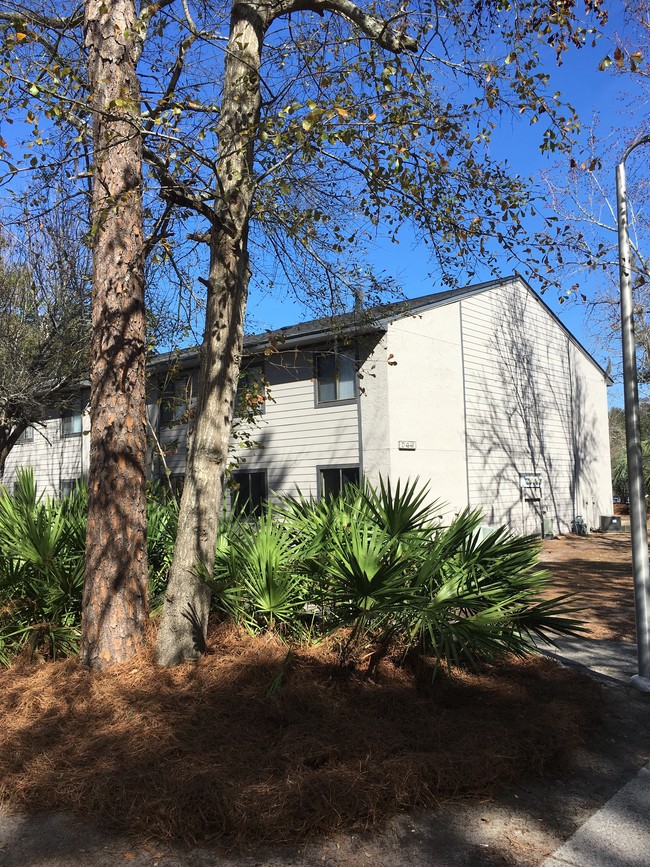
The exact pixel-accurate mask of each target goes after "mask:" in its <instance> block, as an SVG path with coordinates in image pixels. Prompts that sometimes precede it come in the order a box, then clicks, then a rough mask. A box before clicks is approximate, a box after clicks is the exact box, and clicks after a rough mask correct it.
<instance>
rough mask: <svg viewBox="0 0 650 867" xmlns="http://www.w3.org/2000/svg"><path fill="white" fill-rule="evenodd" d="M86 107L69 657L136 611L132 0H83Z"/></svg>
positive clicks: (139, 582) (138, 146)
mask: <svg viewBox="0 0 650 867" xmlns="http://www.w3.org/2000/svg"><path fill="white" fill-rule="evenodd" d="M84 11H85V40H86V48H87V51H88V75H89V84H90V91H91V95H92V111H93V144H94V165H93V202H92V206H93V227H92V232H93V286H92V368H91V393H90V418H91V434H90V470H89V482H88V530H87V536H86V575H85V585H84V596H83V611H82V636H81V647H80V658H81V662H82V663H83V664H85V665H87V666H90V667H93V668H101V667H103V666H106V665H109V664H113V663H118V662H122V661H125V660H127V659H128V658H129V657H130V656H132V655H133V653H135V652H136V650H137V649H138V647H139V646H140V644H141V642H142V639H143V633H144V625H145V622H146V616H147V580H148V569H147V544H146V499H145V497H146V494H145V479H146V432H145V417H146V416H145V413H146V398H145V322H144V256H143V253H144V247H143V216H142V142H141V135H140V130H139V125H138V117H139V113H140V88H139V82H138V78H137V75H136V65H137V60H138V57H139V54H140V50H141V45H140V41H139V37H138V36H137V33H138V30H137V18H136V10H135V4H134V2H133V0H111V2H110V3H107V4H106V3H104V2H103V0H86V2H85V10H84Z"/></svg>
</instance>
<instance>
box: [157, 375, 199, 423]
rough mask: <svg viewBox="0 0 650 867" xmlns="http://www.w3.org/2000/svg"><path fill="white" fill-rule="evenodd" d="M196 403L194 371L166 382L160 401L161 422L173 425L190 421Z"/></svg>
mask: <svg viewBox="0 0 650 867" xmlns="http://www.w3.org/2000/svg"><path fill="white" fill-rule="evenodd" d="M195 404H196V384H195V375H194V374H193V373H191V374H188V375H187V376H182V377H180V378H179V379H174V380H172V381H171V382H167V383H165V388H164V391H163V396H162V399H161V401H160V424H161V425H165V426H167V427H172V426H173V425H176V424H185V423H186V422H187V421H189V416H190V410H191V409H192V408H193V407H194V405H195Z"/></svg>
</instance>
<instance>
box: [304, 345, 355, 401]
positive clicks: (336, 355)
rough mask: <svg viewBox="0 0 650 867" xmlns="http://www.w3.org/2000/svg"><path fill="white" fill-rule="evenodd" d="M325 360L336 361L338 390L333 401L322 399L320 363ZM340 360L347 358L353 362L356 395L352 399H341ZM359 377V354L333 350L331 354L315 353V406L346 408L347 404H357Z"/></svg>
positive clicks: (336, 385) (335, 372) (335, 381)
mask: <svg viewBox="0 0 650 867" xmlns="http://www.w3.org/2000/svg"><path fill="white" fill-rule="evenodd" d="M323 358H329V359H334V365H335V369H334V386H335V389H336V395H337V396H336V397H335V398H334V399H333V400H323V399H322V397H321V377H320V371H319V363H320V360H321V359H323ZM339 358H347V359H349V360H350V361H351V362H352V371H353V375H352V388H353V390H354V394H353V396H352V397H339V396H338V395H339V392H340V382H341V379H340V374H339ZM357 377H358V358H357V353H356V352H355V351H354V350H353V351H350V352H346V351H341V350H338V349H332V350H330V351H329V352H314V405H315V406H316V407H317V408H320V407H324V406H345V405H346V404H352V403H356V402H357V400H358V398H359V388H358V385H357Z"/></svg>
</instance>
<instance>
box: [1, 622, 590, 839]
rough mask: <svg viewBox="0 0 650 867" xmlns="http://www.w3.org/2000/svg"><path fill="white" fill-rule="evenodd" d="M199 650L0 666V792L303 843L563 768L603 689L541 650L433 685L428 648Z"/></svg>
mask: <svg viewBox="0 0 650 867" xmlns="http://www.w3.org/2000/svg"><path fill="white" fill-rule="evenodd" d="M209 647H210V652H209V654H208V655H207V656H206V657H204V658H203V659H202V660H200V661H199V662H198V663H196V664H193V665H186V666H181V667H179V668H176V669H171V670H168V669H159V668H157V667H156V666H155V664H154V662H153V659H152V654H151V652H150V651H146V652H143V654H142V655H141V656H140V657H139V658H137V659H136V660H135V661H133V662H131V663H129V664H128V665H125V666H121V667H118V668H112V669H110V670H108V671H105V672H99V673H95V672H88V671H85V670H83V669H81V668H80V667H79V665H78V663H77V662H76V661H75V660H73V659H68V660H63V661H59V662H55V663H48V664H44V663H34V664H28V663H26V662H21V661H18V662H17V663H16V664H14V665H13V666H12V667H11V668H10V669H8V670H6V671H2V672H0V796H1V797H2V800H3V802H4V804H5V805H6V806H7V807H8V808H13V809H15V810H19V811H26V812H33V811H36V810H39V811H43V810H59V809H63V810H68V811H72V812H74V813H75V814H77V815H79V816H83V817H88V818H89V819H92V820H93V821H94V822H97V823H98V824H100V825H103V826H108V827H111V828H114V829H117V830H120V831H126V832H127V833H129V834H131V835H136V836H138V837H142V838H144V837H148V836H152V835H153V836H157V837H161V838H165V837H177V838H180V839H182V840H184V841H186V842H188V843H192V842H196V841H199V840H206V839H209V838H211V837H219V838H220V840H221V841H222V842H223V843H224V844H228V845H236V846H242V845H245V846H253V845H257V844H262V843H277V842H293V843H296V842H300V841H304V840H307V839H310V838H314V837H315V836H318V835H322V834H326V833H329V832H332V831H335V830H337V829H340V828H343V827H350V826H353V825H354V826H357V827H370V826H372V825H373V824H375V823H377V822H379V821H380V820H382V819H384V818H386V817H388V816H390V815H392V814H394V813H395V812H397V811H399V810H403V809H408V808H413V807H428V806H431V805H434V804H437V803H439V802H440V801H442V800H445V799H455V798H466V797H471V798H478V797H485V796H489V795H490V794H492V793H493V792H495V791H496V790H498V789H499V788H502V787H503V786H505V785H507V784H508V783H510V782H511V781H513V780H514V779H516V778H518V777H521V776H523V775H527V776H528V775H542V774H544V773H546V772H548V771H550V770H551V769H557V768H558V767H559V766H560V764H561V763H562V762H564V761H565V760H566V758H567V755H568V754H569V753H570V752H571V750H573V749H575V748H576V747H577V746H578V745H579V744H580V742H581V739H582V738H583V736H584V734H585V731H586V730H587V729H588V728H589V726H590V725H591V724H592V723H593V722H594V720H595V719H596V718H597V716H598V709H599V693H598V690H597V687H596V686H595V685H594V684H593V683H591V682H590V681H588V680H587V679H586V678H584V677H582V676H581V675H579V674H578V673H577V672H575V671H571V670H567V669H564V668H561V667H559V666H557V665H556V664H554V663H552V662H550V661H549V660H547V659H544V658H539V657H538V658H529V659H526V660H515V659H509V660H506V661H505V662H501V663H499V664H498V665H485V666H483V667H482V668H481V669H480V670H479V671H478V672H468V671H464V670H458V669H455V670H454V671H453V673H452V674H449V673H448V672H447V671H445V670H442V671H439V672H438V675H437V677H436V679H435V681H433V682H432V680H431V669H432V667H433V665H434V664H435V660H434V659H431V660H427V659H422V658H421V657H420V658H419V659H418V661H417V662H414V663H413V665H408V664H407V665H404V666H402V665H399V664H398V660H397V659H394V658H391V657H390V656H389V657H388V658H386V659H383V660H382V661H381V662H380V664H379V665H378V667H377V669H376V670H375V671H374V673H373V676H372V677H367V676H365V675H364V673H363V671H364V669H363V668H362V667H361V666H360V667H359V668H358V669H357V668H355V667H354V666H353V665H351V666H350V667H348V668H346V669H342V668H341V666H340V665H338V659H337V656H336V640H335V639H334V640H331V641H330V642H326V643H323V644H321V645H319V646H316V647H311V648H302V647H292V648H291V653H290V655H288V654H287V651H288V648H287V645H286V644H284V643H282V642H281V641H280V640H278V638H277V637H275V636H274V635H273V634H272V633H270V634H266V635H263V636H261V637H259V636H258V637H253V636H251V635H250V634H248V633H247V632H244V631H243V630H238V629H236V628H235V627H233V626H229V625H221V626H219V627H217V628H216V629H213V630H212V631H211V633H210V636H209Z"/></svg>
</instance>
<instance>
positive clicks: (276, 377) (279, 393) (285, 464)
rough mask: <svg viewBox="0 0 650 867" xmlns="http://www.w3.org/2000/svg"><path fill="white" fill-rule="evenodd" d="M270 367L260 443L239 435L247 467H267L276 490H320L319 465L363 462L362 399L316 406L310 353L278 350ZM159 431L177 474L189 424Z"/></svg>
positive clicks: (256, 429) (235, 445)
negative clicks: (246, 441)
mask: <svg viewBox="0 0 650 867" xmlns="http://www.w3.org/2000/svg"><path fill="white" fill-rule="evenodd" d="M285 355H286V357H282V356H285ZM265 367H266V370H265V376H266V378H267V380H268V381H269V384H270V392H271V397H272V399H271V400H268V401H267V402H266V406H265V411H264V413H263V414H262V415H260V416H259V417H258V420H257V424H256V425H253V426H251V427H249V432H250V439H251V440H252V441H254V442H255V443H258V444H259V445H256V446H255V447H253V448H242V447H241V446H240V443H241V442H242V440H241V439H237V438H233V439H232V440H231V453H232V457H233V460H234V461H239V464H240V466H239V468H240V469H241V470H245V471H256V470H265V471H266V473H267V485H268V490H269V491H270V492H274V493H282V494H296V493H297V492H298V490H300V491H301V492H302V493H303V494H304V495H305V496H309V495H316V493H317V473H316V468H317V467H320V466H342V465H347V464H353V465H357V464H359V423H358V409H357V404H356V402H354V403H347V404H337V405H335V404H332V405H324V406H318V407H317V406H315V386H314V379H313V363H312V358H311V354H310V353H299V354H296V353H294V352H291V353H280V354H275V355H274V356H272V357H271V359H270V360H269V361H268V362H267V363H266V365H265ZM158 436H159V440H160V443H161V445H162V446H163V448H164V449H165V451H166V453H167V457H166V460H167V465H168V468H169V470H170V472H171V473H172V475H176V474H181V473H183V472H184V470H185V461H186V454H187V452H186V443H187V425H186V424H182V425H181V424H179V425H175V426H172V427H171V428H167V427H165V426H161V427H160V432H159V435H158Z"/></svg>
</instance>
